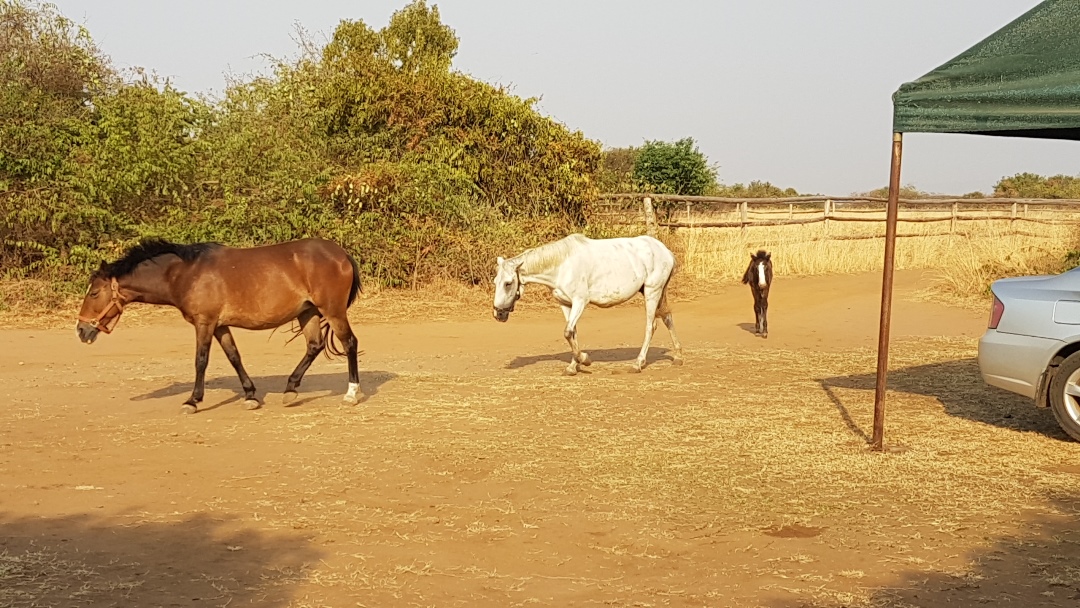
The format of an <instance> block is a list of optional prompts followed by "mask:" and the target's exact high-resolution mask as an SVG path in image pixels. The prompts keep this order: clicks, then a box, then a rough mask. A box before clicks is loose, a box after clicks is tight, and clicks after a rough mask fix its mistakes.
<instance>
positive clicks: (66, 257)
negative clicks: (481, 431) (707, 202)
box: [0, 0, 600, 286]
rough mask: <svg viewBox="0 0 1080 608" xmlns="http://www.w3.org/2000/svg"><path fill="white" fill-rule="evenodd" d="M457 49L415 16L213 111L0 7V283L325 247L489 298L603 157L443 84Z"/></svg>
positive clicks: (489, 93)
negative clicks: (497, 280)
mask: <svg viewBox="0 0 1080 608" xmlns="http://www.w3.org/2000/svg"><path fill="white" fill-rule="evenodd" d="M457 45H458V40H457V37H456V35H455V34H454V31H453V30H452V29H450V28H449V27H447V26H446V25H444V24H443V23H442V22H441V19H440V16H439V12H438V9H437V8H435V7H428V6H427V5H426V4H425V2H423V1H422V0H419V1H415V2H412V3H411V4H409V5H407V6H406V7H405V8H403V9H402V10H400V11H398V12H397V13H395V14H394V16H393V17H392V18H391V20H390V22H389V24H388V25H387V26H386V27H384V28H382V29H380V30H375V29H373V28H371V27H369V26H368V25H367V24H365V23H363V22H361V21H342V22H341V23H340V24H339V25H338V27H337V29H336V30H335V31H334V34H333V36H332V38H331V39H330V41H329V42H328V43H327V44H326V45H325V46H324V47H322V48H319V47H318V45H315V44H312V43H311V42H310V41H307V40H303V41H302V44H301V54H300V56H299V57H298V58H297V59H295V60H290V61H278V62H276V63H275V65H274V66H273V71H272V75H270V76H268V77H259V78H253V79H250V80H246V81H242V82H236V83H233V84H231V85H230V86H229V87H228V88H227V90H226V91H225V94H224V96H223V98H222V99H220V100H217V101H208V100H202V99H200V98H198V97H194V96H191V95H188V94H185V93H183V92H181V91H178V90H176V89H175V88H173V87H172V86H170V85H169V84H168V83H167V82H162V81H161V80H159V79H157V78H155V77H153V76H149V75H146V74H145V73H143V72H141V71H138V72H135V73H134V74H130V75H128V76H127V77H125V76H123V75H121V74H120V73H118V72H117V71H116V70H115V69H114V68H113V67H112V66H111V65H109V64H108V62H107V61H106V60H105V59H104V58H103V56H102V55H101V53H100V52H99V51H98V49H97V47H96V46H95V45H94V43H93V41H92V39H91V38H90V36H89V34H88V33H87V32H86V31H85V30H83V29H81V28H77V27H75V26H74V25H73V24H72V23H71V22H70V21H69V20H67V19H66V18H64V17H63V16H62V15H60V14H59V13H58V12H57V11H56V9H55V8H54V7H53V6H51V5H48V4H43V3H39V2H35V1H32V0H0V82H3V83H5V84H4V86H3V87H0V263H2V267H3V276H5V277H9V278H10V277H41V278H50V279H56V278H71V277H79V276H83V277H84V273H85V272H86V271H88V270H89V269H90V268H92V267H93V266H94V265H96V264H97V263H98V262H99V261H100V260H101V259H105V258H110V257H112V256H115V255H116V254H117V253H118V252H119V251H121V250H122V249H123V248H124V247H126V246H127V245H130V244H131V243H132V242H134V241H135V240H137V239H139V238H142V237H145V236H160V237H165V238H170V239H175V240H179V241H189V242H190V241H219V242H223V243H226V244H230V245H237V246H246V245H254V244H261V243H271V242H278V241H284V240H289V239H295V238H301V237H307V236H321V237H325V238H330V239H333V240H335V241H338V242H340V243H341V244H343V245H344V246H345V247H346V248H348V249H350V250H351V251H353V252H354V253H355V254H356V256H357V258H358V260H361V261H362V266H363V271H364V273H365V274H367V275H368V276H369V277H371V278H374V279H376V280H377V281H379V282H381V283H383V284H385V285H391V286H401V285H416V284H417V283H419V282H423V281H426V280H428V279H431V278H435V277H447V278H453V279H457V280H462V281H466V282H473V283H477V282H480V281H487V280H488V279H489V276H488V275H489V274H490V272H491V264H492V260H493V259H494V257H495V255H497V254H505V253H508V252H512V251H516V250H517V249H520V248H523V247H526V246H530V245H535V244H536V243H538V242H540V241H542V240H545V239H549V238H555V237H557V236H562V235H564V234H565V233H566V231H568V230H571V229H575V228H579V227H581V226H582V224H583V222H584V207H583V205H584V203H585V202H586V201H588V200H590V199H592V198H593V197H594V195H595V193H596V188H597V186H596V176H597V175H596V174H597V171H598V168H599V165H600V147H599V145H598V144H597V143H596V142H594V141H592V140H589V139H587V138H586V137H584V135H582V134H581V133H580V132H572V131H570V130H568V129H567V128H566V127H565V126H563V125H561V124H559V123H557V122H555V121H553V120H552V119H550V118H547V117H544V116H542V115H541V114H539V112H537V110H536V108H535V104H536V100H535V99H521V98H519V97H517V96H514V95H512V94H510V93H509V92H508V91H506V90H505V89H502V88H500V87H496V86H492V85H489V84H487V83H483V82H479V81H476V80H474V79H472V78H470V77H468V76H466V75H464V74H461V73H459V72H456V71H454V70H453V69H452V67H451V66H452V61H453V57H454V55H455V53H456V50H457Z"/></svg>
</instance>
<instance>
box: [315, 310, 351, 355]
mask: <svg viewBox="0 0 1080 608" xmlns="http://www.w3.org/2000/svg"><path fill="white" fill-rule="evenodd" d="M319 325H321V326H322V338H323V339H322V341H323V344H324V345H325V346H324V348H323V355H325V356H326V358H327V359H333V358H334V357H344V356H345V355H346V354H348V353H346V352H345V349H344V348H342V347H341V344H340V343H339V342H338V341H337V336H335V335H334V330H333V329H331V328H330V322H329V321H327V320H326V317H323V318H322V319H320V320H319Z"/></svg>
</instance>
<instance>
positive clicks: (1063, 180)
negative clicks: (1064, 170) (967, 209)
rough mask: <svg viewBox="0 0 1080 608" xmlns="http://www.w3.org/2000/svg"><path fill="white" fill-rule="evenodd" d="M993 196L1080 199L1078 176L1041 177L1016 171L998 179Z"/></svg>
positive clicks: (1079, 179)
mask: <svg viewBox="0 0 1080 608" xmlns="http://www.w3.org/2000/svg"><path fill="white" fill-rule="evenodd" d="M994 196H998V197H1003V198H1069V199H1080V178H1078V177H1073V176H1071V175H1053V176H1050V177H1043V176H1042V175H1038V174H1035V173H1017V174H1016V175H1013V176H1012V177H1004V178H1002V179H1001V180H1000V181H998V183H997V184H995V185H994Z"/></svg>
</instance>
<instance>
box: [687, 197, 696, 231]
mask: <svg viewBox="0 0 1080 608" xmlns="http://www.w3.org/2000/svg"><path fill="white" fill-rule="evenodd" d="M686 223H687V224H690V225H691V226H692V225H693V224H694V220H692V219H691V218H690V201H686Z"/></svg>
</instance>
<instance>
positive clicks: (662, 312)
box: [656, 287, 683, 365]
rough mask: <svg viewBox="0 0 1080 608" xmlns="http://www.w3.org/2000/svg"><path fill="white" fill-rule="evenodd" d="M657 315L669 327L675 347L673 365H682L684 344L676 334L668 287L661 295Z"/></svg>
mask: <svg viewBox="0 0 1080 608" xmlns="http://www.w3.org/2000/svg"><path fill="white" fill-rule="evenodd" d="M656 316H658V317H660V320H661V321H663V322H664V327H667V330H668V333H669V334H671V343H672V345H673V346H674V347H675V357H674V360H673V361H672V365H682V364H683V356H682V344H681V343H680V342H679V338H678V336H676V335H675V321H674V319H672V318H671V308H670V307H669V306H668V301H667V288H666V287H665V288H664V293H663V294H662V295H661V296H660V305H659V306H658V307H657V309H656Z"/></svg>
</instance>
